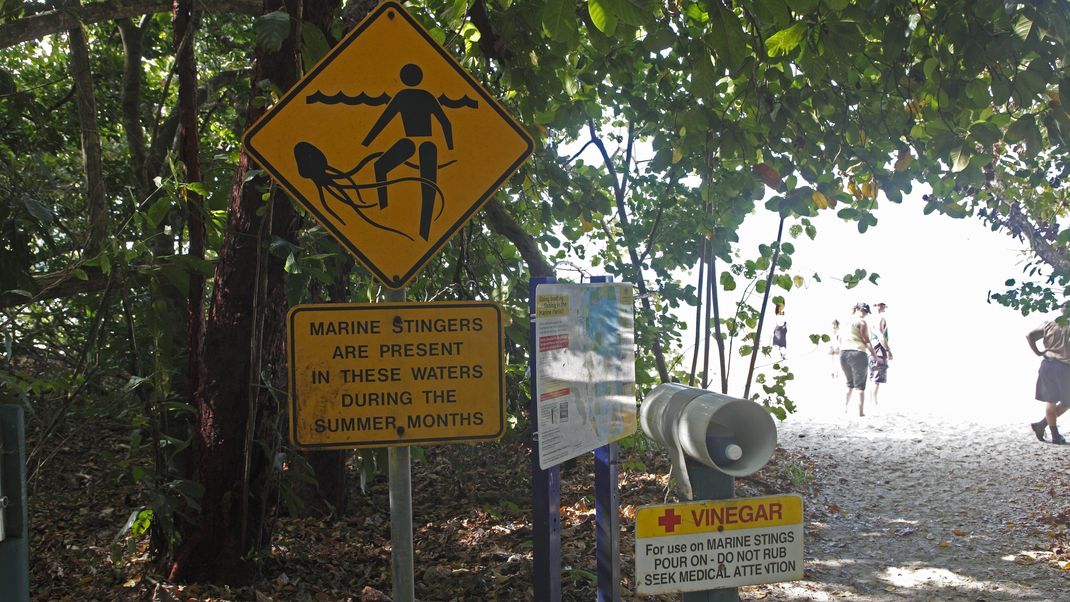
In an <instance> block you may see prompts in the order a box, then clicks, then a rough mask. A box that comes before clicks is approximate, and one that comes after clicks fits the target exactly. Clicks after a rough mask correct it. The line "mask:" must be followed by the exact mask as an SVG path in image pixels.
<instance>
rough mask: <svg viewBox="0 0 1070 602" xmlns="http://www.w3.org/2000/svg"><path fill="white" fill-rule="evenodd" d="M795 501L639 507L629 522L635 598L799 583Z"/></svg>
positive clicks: (798, 504) (799, 517)
mask: <svg viewBox="0 0 1070 602" xmlns="http://www.w3.org/2000/svg"><path fill="white" fill-rule="evenodd" d="M803 560H804V557H803V514H802V497H800V496H798V495H779V496H762V497H750V498H734V499H729V500H716V501H703V502H693V503H684V504H663V505H654V506H643V507H641V508H639V509H638V510H637V511H636V515H635V581H636V589H637V591H638V592H639V593H640V594H665V593H673V592H697V591H705V590H710V589H721V588H727V587H738V586H741V585H756V584H759V583H775V582H779V581H792V580H796V579H802V577H803Z"/></svg>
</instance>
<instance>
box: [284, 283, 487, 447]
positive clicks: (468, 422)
mask: <svg viewBox="0 0 1070 602" xmlns="http://www.w3.org/2000/svg"><path fill="white" fill-rule="evenodd" d="M287 322H288V327H289V332H288V333H287V334H288V336H287V340H288V342H289V345H288V348H289V360H290V439H291V441H293V443H294V445H295V446H296V447H300V448H304V449H352V448H359V447H379V446H389V445H420V444H427V443H462V442H475V441H489V440H493V439H497V438H499V437H501V435H502V433H503V432H504V426H505V422H504V404H505V372H504V369H503V365H502V358H503V349H502V346H503V338H502V318H501V309H500V308H499V307H498V306H497V305H495V304H494V303H478V302H463V301H457V302H440V303H403V304H383V303H380V304H368V305H346V304H336V305H299V306H297V307H295V308H293V309H292V310H290V314H289V319H288V321H287Z"/></svg>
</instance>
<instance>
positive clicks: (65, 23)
mask: <svg viewBox="0 0 1070 602" xmlns="http://www.w3.org/2000/svg"><path fill="white" fill-rule="evenodd" d="M199 4H200V9H201V10H205V11H208V12H210V13H216V14H229V13H233V14H243V15H258V14H260V8H261V7H260V4H261V3H260V2H259V1H258V0H211V1H208V0H201V1H200V2H199ZM170 10H171V0H111V2H94V3H92V4H87V5H85V6H71V7H68V8H65V9H62V10H53V11H49V12H45V13H39V14H36V15H33V16H30V17H26V18H24V19H19V20H17V21H11V22H9V23H5V24H3V25H0V48H9V47H11V46H14V45H16V44H21V43H23V42H29V41H32V40H37V39H39V38H43V37H45V36H50V35H53V34H57V33H60V32H63V31H67V30H70V29H74V28H75V27H79V26H81V25H91V24H93V23H100V22H101V21H113V20H116V19H126V18H129V17H135V16H138V15H147V14H155V13H165V12H170Z"/></svg>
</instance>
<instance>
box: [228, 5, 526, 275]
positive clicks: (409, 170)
mask: <svg viewBox="0 0 1070 602" xmlns="http://www.w3.org/2000/svg"><path fill="white" fill-rule="evenodd" d="M244 143H245V144H244V146H245V150H246V151H247V152H248V153H249V156H250V157H251V158H252V159H253V160H255V161H256V162H257V163H258V164H259V165H260V166H261V167H263V169H264V170H265V172H266V173H267V174H268V175H269V176H271V178H272V179H273V180H274V181H275V182H277V183H278V185H279V186H281V187H282V188H284V189H285V190H286V192H287V193H288V194H289V195H290V196H291V197H292V198H293V199H294V201H295V202H296V203H298V204H299V205H301V206H302V207H304V209H305V210H307V211H308V212H309V214H311V216H312V217H313V218H315V219H316V221H317V222H318V223H319V224H320V226H322V227H323V229H324V230H326V231H327V232H328V233H329V234H330V235H331V236H333V237H334V238H335V239H336V240H337V241H338V242H339V243H340V244H341V245H342V246H343V247H345V248H346V249H347V250H348V251H349V252H350V253H352V254H353V256H354V257H355V258H356V259H357V260H358V261H359V262H360V263H361V264H362V265H363V266H364V267H366V268H367V269H368V270H369V271H370V272H371V273H372V275H374V276H375V277H376V278H377V279H379V281H380V282H382V283H383V284H384V285H385V286H387V287H388V288H393V289H399V288H404V286H405V285H406V284H407V283H408V282H409V281H410V280H412V278H413V277H415V275H416V274H417V273H418V272H419V271H420V269H421V268H422V267H423V266H424V265H425V264H426V263H427V262H428V261H429V260H430V259H431V258H432V257H434V256H435V255H436V254H437V253H438V252H439V251H441V250H442V248H443V246H444V245H446V243H448V242H449V240H450V238H452V237H453V235H454V234H456V233H457V232H458V230H459V229H460V228H461V227H462V226H463V225H464V224H465V223H467V222H468V220H470V219H471V218H472V216H473V215H474V214H475V213H476V212H477V211H479V209H480V208H482V207H483V205H484V204H486V202H487V201H489V200H490V199H491V198H492V197H493V196H494V194H495V193H496V192H497V191H498V189H499V188H500V187H501V186H502V185H503V184H504V183H505V182H506V181H507V180H508V179H509V177H510V176H511V175H512V174H513V173H514V172H515V171H516V170H517V168H519V167H520V165H522V164H523V162H524V161H525V160H526V159H527V157H528V156H529V155H530V154H531V152H532V151H533V150H534V147H535V141H534V140H533V139H532V138H531V136H530V135H529V134H528V132H527V131H526V130H525V129H524V128H523V127H522V126H521V125H520V124H518V123H517V122H516V121H515V120H514V119H513V118H512V116H510V115H509V113H508V112H507V111H506V110H505V108H504V107H502V106H501V104H499V102H498V101H497V99H496V98H495V97H494V96H493V95H492V94H491V93H490V92H489V91H488V90H487V89H486V88H484V87H483V85H482V84H481V83H480V82H479V81H477V80H476V79H475V78H473V77H472V76H471V74H469V73H468V72H467V71H465V70H464V68H463V67H462V66H461V65H460V64H459V63H458V62H457V61H456V59H454V57H453V56H452V55H451V53H450V52H449V51H447V50H446V49H445V48H443V47H442V46H441V45H440V44H439V43H438V42H437V41H436V40H435V39H434V37H433V36H432V35H431V34H430V32H428V31H427V30H426V29H424V28H423V26H422V25H421V24H420V23H419V22H418V21H417V20H416V19H415V18H414V17H413V16H412V15H411V14H409V13H408V12H407V11H406V10H405V7H404V6H402V5H401V4H399V3H398V2H396V1H394V0H384V1H382V2H380V3H379V5H378V6H377V7H376V8H375V9H374V10H373V11H372V12H371V13H370V14H369V15H368V16H367V17H366V18H365V19H364V20H363V21H362V22H361V23H359V24H358V25H357V26H356V27H355V28H353V29H352V30H351V31H350V32H349V33H348V34H346V36H345V37H344V38H342V40H341V41H339V42H338V44H336V45H335V46H334V48H332V49H331V51H330V52H328V53H327V55H326V56H324V58H323V59H322V60H321V61H320V62H319V63H317V64H316V65H314V66H313V67H312V68H311V69H309V70H308V72H307V73H305V76H304V77H303V78H302V79H301V81H299V82H298V83H297V84H296V85H294V87H293V88H291V89H290V90H288V91H287V92H286V93H285V94H283V95H282V97H281V98H279V100H278V102H277V103H275V105H274V106H273V107H272V108H271V109H270V110H268V111H267V113H265V114H264V116H263V117H261V118H260V119H259V120H258V121H257V122H256V123H255V124H253V126H252V127H251V128H250V129H249V131H248V132H247V133H246V136H245V139H244Z"/></svg>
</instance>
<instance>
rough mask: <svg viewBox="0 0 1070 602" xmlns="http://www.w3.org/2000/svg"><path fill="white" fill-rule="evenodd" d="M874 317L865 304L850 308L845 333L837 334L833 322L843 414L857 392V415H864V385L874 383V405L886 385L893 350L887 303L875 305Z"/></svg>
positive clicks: (836, 324)
mask: <svg viewBox="0 0 1070 602" xmlns="http://www.w3.org/2000/svg"><path fill="white" fill-rule="evenodd" d="M876 307H877V315H876V316H874V318H875V319H873V320H871V318H870V314H871V313H872V310H871V309H870V306H869V304H868V303H861V302H859V303H856V304H855V306H854V307H853V308H852V309H851V317H850V318H849V320H848V324H847V327H846V329H845V332H844V333H843V334H842V335H841V334H840V333H839V326H840V325H839V321H833V324H832V327H833V345H834V346H837V345H838V347H839V359H840V368H841V369H842V370H843V374H844V376H845V377H846V380H847V398H846V400H845V402H844V411H845V412H847V411H850V408H851V398H852V397H854V396H855V394H856V393H857V397H858V415H859V416H865V415H866V412H865V406H866V382H867V381H868V380H870V379H872V380H873V403H874V404H876V403H877V394H878V392H879V390H880V386H881V384H882V383H885V382H888V362H889V361H890V360H891V359H892V348H891V346H890V345H889V344H888V319H887V317H886V316H885V314H884V312H885V310H886V309H887V308H888V304H887V303H884V302H880V303H877V304H876ZM833 349H834V351H835V347H834V348H833Z"/></svg>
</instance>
